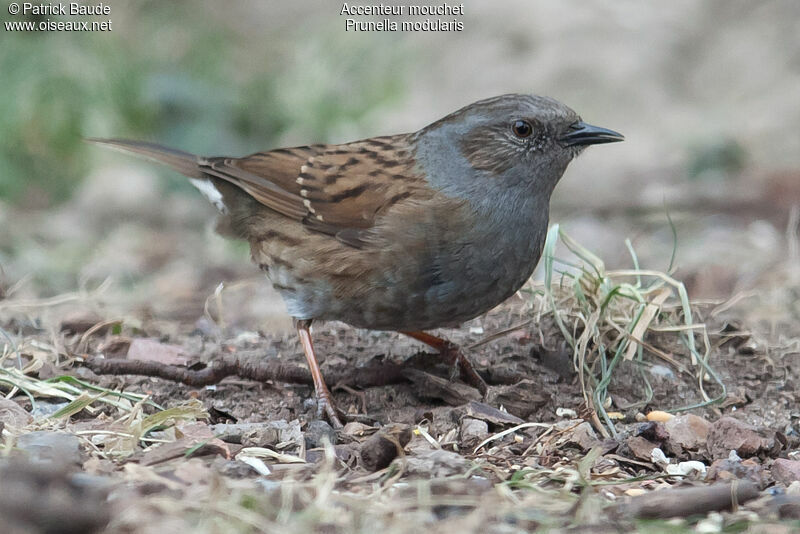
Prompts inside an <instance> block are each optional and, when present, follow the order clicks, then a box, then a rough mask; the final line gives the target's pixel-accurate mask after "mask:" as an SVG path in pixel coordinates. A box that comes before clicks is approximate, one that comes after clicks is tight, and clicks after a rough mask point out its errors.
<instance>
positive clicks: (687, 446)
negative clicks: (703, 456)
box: [664, 414, 711, 455]
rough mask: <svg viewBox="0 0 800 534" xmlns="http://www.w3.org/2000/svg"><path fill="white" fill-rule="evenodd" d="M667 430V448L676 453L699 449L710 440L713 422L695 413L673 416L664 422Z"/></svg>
mask: <svg viewBox="0 0 800 534" xmlns="http://www.w3.org/2000/svg"><path fill="white" fill-rule="evenodd" d="M664 429H665V430H666V431H667V435H668V437H667V449H668V450H669V451H670V452H671V453H672V454H674V455H678V454H681V453H682V452H684V451H697V450H700V448H701V447H703V446H704V445H705V444H706V442H707V440H708V432H709V430H710V429H711V423H709V422H708V421H706V420H705V419H703V418H702V417H698V416H696V415H694V414H685V415H679V416H677V417H673V418H672V419H670V420H669V421H666V422H665V423H664Z"/></svg>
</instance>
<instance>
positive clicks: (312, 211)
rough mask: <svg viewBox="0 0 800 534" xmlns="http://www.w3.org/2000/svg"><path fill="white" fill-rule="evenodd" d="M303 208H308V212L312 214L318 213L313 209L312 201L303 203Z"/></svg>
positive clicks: (306, 200)
mask: <svg viewBox="0 0 800 534" xmlns="http://www.w3.org/2000/svg"><path fill="white" fill-rule="evenodd" d="M303 206H305V207H306V208H308V211H310V212H311V213H316V211H315V210H314V208H312V207H311V201H310V200H308V199H305V200H304V201H303Z"/></svg>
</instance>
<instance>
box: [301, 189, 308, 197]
mask: <svg viewBox="0 0 800 534" xmlns="http://www.w3.org/2000/svg"><path fill="white" fill-rule="evenodd" d="M300 196H301V197H307V196H308V189H301V190H300Z"/></svg>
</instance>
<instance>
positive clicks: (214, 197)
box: [189, 178, 228, 213]
mask: <svg viewBox="0 0 800 534" xmlns="http://www.w3.org/2000/svg"><path fill="white" fill-rule="evenodd" d="M189 181H190V182H192V185H193V186H195V187H196V188H197V189H198V190H200V192H201V193H202V194H203V196H204V197H206V198H207V199H208V200H209V201H210V202H211V203H212V204H214V206H215V207H216V208H217V209H218V210H219V211H220V212H221V213H228V208H227V206H225V203H224V202H223V201H222V194H221V193H220V192H219V191H218V190H217V188H216V187H214V184H213V183H211V180H201V179H199V178H189Z"/></svg>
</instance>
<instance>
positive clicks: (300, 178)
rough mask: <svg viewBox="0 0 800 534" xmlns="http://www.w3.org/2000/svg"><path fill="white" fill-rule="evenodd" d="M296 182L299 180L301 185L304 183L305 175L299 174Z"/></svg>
mask: <svg viewBox="0 0 800 534" xmlns="http://www.w3.org/2000/svg"><path fill="white" fill-rule="evenodd" d="M295 182H297V183H298V184H300V185H303V177H302V176H298V177H297V180H295Z"/></svg>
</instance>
